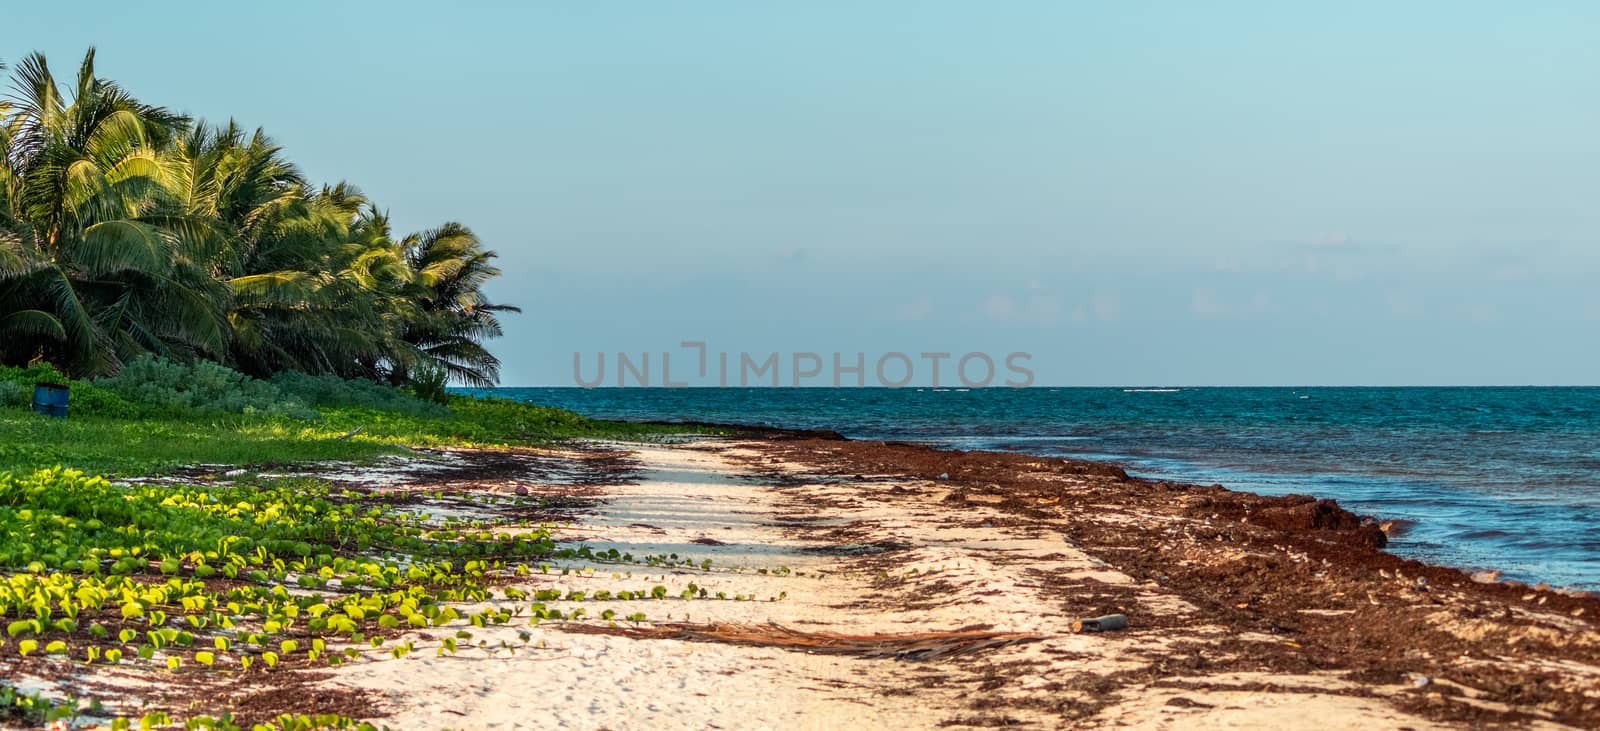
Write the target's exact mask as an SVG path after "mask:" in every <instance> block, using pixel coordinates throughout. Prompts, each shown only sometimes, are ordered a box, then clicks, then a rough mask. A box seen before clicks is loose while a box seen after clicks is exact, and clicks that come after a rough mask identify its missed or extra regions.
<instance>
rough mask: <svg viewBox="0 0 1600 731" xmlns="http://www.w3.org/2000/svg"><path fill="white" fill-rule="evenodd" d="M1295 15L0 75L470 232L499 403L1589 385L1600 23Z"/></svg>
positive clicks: (1062, 7)
mask: <svg viewBox="0 0 1600 731" xmlns="http://www.w3.org/2000/svg"><path fill="white" fill-rule="evenodd" d="M864 5H870V7H863V6H864ZM1301 5H1303V4H1287V3H1265V2H1263V3H1133V2H1128V3H1098V4H1087V3H1084V4H1069V3H1059V2H1021V1H1019V2H1011V3H967V2H917V3H874V4H862V3H847V2H825V1H818V2H807V3H790V4H787V5H786V6H781V7H780V6H778V5H777V4H771V3H737V2H722V3H718V2H684V3H559V4H558V3H525V4H524V3H517V4H511V3H506V4H504V5H499V4H481V3H466V4H464V5H462V6H459V7H458V6H451V5H447V4H441V3H410V2H396V1H392V0H391V1H389V2H381V3H377V2H373V3H364V2H339V3H326V4H323V3H311V2H303V3H302V2H278V3H270V4H260V3H253V4H248V5H245V4H241V5H239V6H237V7H235V6H233V4H223V3H189V4H183V3H170V4H162V5H160V6H153V7H140V6H138V4H135V3H126V2H116V3H95V2H80V3H73V4H71V5H60V4H57V5H50V4H39V3H34V4H30V5H27V6H24V7H21V8H10V9H7V10H6V11H5V14H4V15H5V18H4V25H3V28H0V60H4V61H7V62H10V61H14V60H16V59H17V58H19V57H20V56H22V55H23V54H24V53H27V52H29V51H33V50H39V51H43V52H45V53H46V54H47V55H48V57H49V58H50V59H51V61H52V65H53V66H55V67H56V68H57V71H58V73H65V72H66V71H68V70H70V69H72V68H74V67H75V65H76V63H77V60H78V59H79V58H80V57H81V55H82V53H83V50H84V48H85V47H87V46H89V45H91V44H92V45H95V46H97V47H98V48H99V51H100V54H99V59H100V61H99V62H100V68H101V72H102V73H103V74H104V75H108V76H112V77H114V78H117V79H118V80H120V81H122V82H124V83H125V84H127V85H128V86H129V87H131V88H132V89H133V90H134V91H135V92H136V93H137V94H139V95H140V96H141V97H143V98H145V99H146V100H148V101H151V102H154V103H159V104H164V105H168V106H172V107H174V108H177V109H180V110H182V111H185V112H188V113H190V114H193V115H196V116H200V117H205V118H208V119H213V120H221V119H225V118H227V117H229V116H233V117H235V118H237V119H238V120H240V121H241V122H242V123H244V124H246V125H249V126H261V127H264V128H266V130H267V131H268V132H269V133H270V134H272V135H273V136H274V137H275V138H276V139H277V140H278V141H279V142H280V143H282V144H283V145H285V146H286V147H287V148H288V150H289V153H290V156H291V157H292V158H293V159H294V160H296V161H297V162H299V163H300V164H301V165H302V166H303V167H304V168H305V169H306V171H307V172H308V173H309V174H310V175H311V176H312V177H313V178H315V179H319V180H335V179H347V180H350V181H352V182H354V183H356V184H357V185H359V186H360V187H361V188H362V189H363V190H365V191H366V192H367V193H368V194H370V195H371V196H373V197H374V198H375V199H377V200H378V201H379V202H380V203H381V204H382V205H383V206H385V207H387V208H388V209H389V210H390V212H391V213H392V215H393V219H394V221H395V223H396V224H397V225H398V226H399V227H401V228H402V229H417V228H423V227H427V226H431V225H435V224H437V223H439V222H442V221H445V220H452V219H453V220H460V221H463V222H465V223H467V224H468V225H470V226H472V227H473V228H474V229H475V230H477V231H478V232H479V233H480V234H481V235H482V237H483V238H484V239H485V240H486V241H487V242H488V243H489V244H490V245H491V246H492V247H494V248H496V249H498V250H499V251H500V252H501V253H502V255H503V265H504V269H505V270H506V273H507V276H506V277H505V280H504V281H502V282H499V283H497V284H496V285H494V286H493V288H492V289H491V292H492V293H493V294H494V295H495V296H497V297H498V298H499V299H501V300H505V301H509V302H513V303H515V304H518V305H521V306H522V307H523V308H524V309H525V314H523V315H521V316H513V317H512V318H510V319H509V320H508V322H507V331H508V334H507V337H506V338H505V339H503V340H501V341H498V343H497V344H496V349H497V351H498V352H500V353H502V354H503V357H504V359H505V361H506V364H505V370H504V374H503V375H504V380H505V382H506V383H507V384H509V385H566V384H569V383H571V381H572V373H571V370H572V353H573V352H574V351H580V350H581V351H583V352H586V353H593V352H595V351H605V352H610V353H615V352H616V351H627V352H630V353H638V352H640V351H646V350H648V351H655V352H660V351H662V350H668V349H676V348H677V345H678V343H679V342H680V341H683V340H701V341H705V342H707V343H708V344H709V347H710V348H711V349H712V350H713V351H719V350H721V351H729V352H734V353H737V352H740V351H750V352H755V353H765V352H768V351H779V352H783V353H791V352H795V351H815V352H821V353H830V352H835V351H842V352H846V353H853V352H857V351H865V352H867V353H869V354H873V353H882V352H886V351H904V352H908V353H917V352H923V351H950V352H956V353H961V352H968V351H987V352H991V353H997V354H1003V353H1007V352H1012V351H1027V352H1030V353H1032V354H1033V356H1034V357H1033V360H1032V366H1033V368H1034V370H1035V371H1036V373H1037V376H1038V382H1039V383H1041V384H1051V385H1094V384H1219V385H1225V384H1293V385H1314V384H1350V385H1364V384H1593V383H1597V382H1600V377H1597V375H1596V374H1597V368H1596V363H1597V362H1600V357H1597V356H1600V338H1597V337H1596V333H1597V330H1600V288H1597V287H1595V286H1593V280H1594V279H1595V275H1596V274H1597V273H1600V248H1597V246H1596V244H1597V239H1600V73H1597V70H1600V50H1597V46H1596V44H1595V43H1594V42H1593V39H1594V38H1596V37H1600V7H1597V6H1594V5H1592V4H1587V3H1571V4H1563V3H1556V2H1551V3H1539V4H1537V5H1538V7H1533V8H1529V7H1521V6H1513V5H1507V4H1504V3H1498V4H1495V3H1467V2H1452V3H1404V4H1395V3H1360V2H1355V3H1341V4H1338V5H1337V6H1330V7H1327V8H1323V9H1307V8H1305V7H1300V6H1301Z"/></svg>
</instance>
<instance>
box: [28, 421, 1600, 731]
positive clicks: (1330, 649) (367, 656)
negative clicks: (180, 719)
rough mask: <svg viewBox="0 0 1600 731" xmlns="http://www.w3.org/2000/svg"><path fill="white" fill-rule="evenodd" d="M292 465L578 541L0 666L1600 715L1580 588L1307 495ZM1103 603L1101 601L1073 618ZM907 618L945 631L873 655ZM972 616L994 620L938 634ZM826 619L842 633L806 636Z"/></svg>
mask: <svg viewBox="0 0 1600 731" xmlns="http://www.w3.org/2000/svg"><path fill="white" fill-rule="evenodd" d="M710 429H712V430H725V431H727V430H735V428H734V427H731V426H727V425H719V426H716V427H710ZM233 473H234V470H229V469H226V468H222V467H218V468H216V469H207V470H193V471H184V472H180V473H176V474H174V475H173V476H170V477H166V478H159V479H161V480H175V481H179V482H181V483H183V484H190V485H196V486H200V487H202V488H204V487H205V486H206V485H210V484H218V485H220V484H225V483H227V482H228V481H229V480H230V479H231V478H230V475H231V474H233ZM297 474H302V475H304V476H306V477H310V478H314V479H317V480H321V481H324V482H326V483H327V484H329V485H330V486H331V487H332V488H334V489H336V490H340V491H345V495H346V496H347V497H346V499H359V500H366V501H382V502H383V503H384V504H389V505H393V506H395V509H397V510H401V511H403V512H405V513H407V514H413V515H416V516H418V519H419V520H421V521H423V523H422V524H423V525H428V526H440V527H443V528H445V529H446V530H451V529H454V530H461V529H470V530H473V531H489V532H492V533H499V534H510V535H515V534H518V533H521V532H525V531H527V530H530V529H532V528H533V527H535V526H541V527H548V529H549V530H550V531H551V536H552V539H553V540H555V541H556V545H558V546H563V547H568V548H578V547H580V546H581V547H583V549H584V550H583V551H581V552H579V553H578V554H577V555H571V554H570V553H569V554H567V555H565V556H564V557H561V558H552V559H539V560H538V563H536V564H535V563H529V564H519V563H516V562H507V563H506V565H504V566H503V567H499V568H495V569H494V570H493V571H492V572H491V573H490V574H486V575H485V579H486V580H487V582H488V583H487V586H489V587H490V591H489V592H488V593H486V594H484V595H483V596H481V597H477V598H474V599H467V598H462V599H454V600H451V601H450V604H449V606H451V607H454V608H455V609H457V610H459V614H460V618H459V619H453V620H449V621H445V622H442V623H440V624H438V625H435V626H427V627H420V628H419V627H416V626H412V627H409V628H408V627H406V626H404V625H403V624H402V625H401V626H399V627H398V628H393V629H379V628H378V626H376V625H375V626H374V627H373V628H372V629H371V630H370V632H371V633H372V638H374V639H376V638H379V637H381V638H382V639H384V640H385V641H386V642H387V643H388V644H387V645H385V646H384V647H382V648H379V649H376V650H374V649H367V648H366V647H365V645H364V643H360V642H350V641H347V640H349V639H350V638H341V637H339V636H338V635H327V634H321V633H318V635H307V636H304V637H302V639H301V641H302V642H309V641H311V638H312V637H313V636H318V637H320V639H325V640H326V642H327V648H328V652H329V653H335V652H338V653H344V654H345V657H347V658H348V660H347V661H346V662H342V663H340V664H339V665H337V666H335V667H328V666H323V665H321V664H320V663H317V662H306V661H303V660H302V661H297V662H295V663H294V664H292V665H290V664H288V663H286V664H285V666H283V667H280V668H278V669H277V670H276V671H273V672H268V671H266V670H264V669H263V668H262V667H261V664H260V663H259V662H258V663H257V665H256V667H254V668H246V670H248V672H246V673H244V674H238V669H237V668H238V666H237V663H238V662H239V660H238V659H235V658H236V656H237V657H246V656H249V655H250V654H251V653H253V652H255V651H253V650H240V649H235V650H234V651H232V653H231V654H227V655H224V654H223V653H217V655H218V656H217V660H216V662H217V663H218V666H219V669H220V668H221V667H222V666H227V665H229V664H232V665H231V666H232V667H233V668H235V670H234V672H231V673H230V672H223V673H215V672H208V671H202V670H200V669H199V668H194V667H193V666H192V665H193V663H192V662H191V660H190V659H188V658H189V657H191V655H190V654H185V660H184V662H185V666H184V669H183V671H182V672H178V673H170V674H169V673H167V672H165V671H160V670H156V669H154V668H145V667H143V666H140V665H137V664H136V665H132V666H105V665H98V664H96V665H84V664H82V663H70V664H69V663H66V662H65V658H62V659H61V661H60V662H59V663H57V662H53V661H46V662H48V663H49V664H48V665H46V666H42V667H45V668H48V669H49V670H48V671H47V672H45V673H44V674H43V675H39V674H38V672H39V670H38V669H39V668H40V667H41V666H38V665H30V664H25V663H23V664H19V663H18V662H17V659H16V658H14V657H11V656H7V655H5V654H4V653H0V670H5V671H6V672H8V673H11V674H12V675H13V677H18V678H24V677H31V678H32V679H31V680H29V681H28V682H29V683H31V685H30V686H29V687H35V688H38V689H40V690H44V691H47V692H52V691H53V692H59V693H60V694H61V695H73V696H91V697H94V696H98V697H101V698H102V699H104V700H107V701H108V702H111V703H113V704H117V705H114V706H112V707H111V710H112V711H115V712H117V713H124V714H125V713H128V712H130V711H134V710H135V709H143V710H165V711H167V712H169V713H172V714H174V715H175V716H179V715H182V714H183V713H184V709H185V708H188V709H190V712H192V711H193V709H194V708H195V705H194V704H195V703H196V702H197V700H202V699H208V700H204V701H203V702H208V703H210V704H211V705H209V706H206V708H208V709H210V710H224V709H226V710H232V711H235V712H243V713H245V714H246V715H247V717H248V718H249V719H255V720H264V719H270V718H271V717H272V715H273V714H275V713H281V712H290V711H292V712H295V713H305V714H326V713H338V714H341V715H343V716H347V717H350V718H356V719H366V720H369V721H371V722H372V723H374V724H377V725H379V726H388V727H392V728H401V729H410V728H439V727H450V728H458V729H460V728H468V729H491V728H493V729H504V728H550V727H566V728H580V729H598V728H608V729H631V728H641V729H643V728H649V729H662V728H684V729H690V728H711V727H721V728H745V727H749V726H751V725H752V724H753V723H755V722H756V720H757V719H760V722H761V723H764V724H765V725H767V726H769V727H772V728H784V729H789V728H795V729H810V728H818V729H821V728H834V727H838V726H840V725H843V724H851V725H855V726H858V727H867V728H878V727H884V728H888V727H893V728H925V729H937V728H949V727H958V728H983V727H994V726H1007V727H1017V726H1020V727H1025V728H1059V727H1063V726H1070V727H1074V728H1135V729H1160V728H1169V727H1183V728H1285V727H1326V726H1327V725H1328V724H1330V723H1335V722H1337V723H1339V724H1341V725H1342V726H1343V727H1347V728H1363V729H1387V728H1396V727H1409V728H1412V729H1444V728H1467V727H1474V726H1481V725H1485V724H1488V725H1499V724H1518V725H1522V726H1525V727H1529V728H1574V727H1575V728H1588V727H1594V726H1596V725H1600V598H1596V597H1594V596H1592V595H1579V594H1577V593H1574V592H1567V593H1563V592H1558V591H1554V590H1548V589H1541V588H1534V587H1526V586H1522V585H1515V584H1508V583H1493V584H1485V583H1479V582H1476V581H1473V580H1472V577H1470V576H1467V575H1466V574H1464V573H1462V572H1460V571H1457V570H1455V569H1446V568H1442V567H1432V566H1427V565H1425V564H1420V563H1419V562H1415V561H1409V560H1407V559H1402V558H1399V557H1397V556H1393V555H1392V554H1388V553H1385V552H1383V551H1382V550H1380V549H1378V548H1377V547H1375V545H1374V544H1375V543H1376V542H1378V541H1380V540H1381V537H1382V535H1383V534H1382V532H1381V531H1380V530H1378V528H1377V527H1376V526H1375V525H1374V524H1373V523H1372V522H1371V521H1367V520H1363V519H1362V518H1360V517H1359V516H1354V515H1352V514H1350V513H1348V512H1347V511H1343V510H1342V509H1340V508H1338V507H1337V506H1336V505H1334V504H1332V503H1330V502H1319V501H1314V500H1312V499H1311V498H1305V499H1303V500H1301V499H1296V498H1267V497H1261V496H1257V495H1253V494H1249V493H1239V492H1234V491H1230V490H1227V489H1225V488H1221V487H1215V486H1213V487H1206V486H1198V485H1180V484H1175V483H1165V482H1159V481H1152V480H1143V479H1138V478H1130V477H1128V476H1127V474H1126V473H1125V472H1124V471H1123V470H1122V469H1121V468H1120V467H1117V466H1115V465H1111V464H1107V463H1099V462H1088V461H1083V460H1069V459H1058V458H1042V457H1036V456H1032V455H1023V454H1015V453H1005V452H960V451H949V450H939V449H935V448H932V447H929V446H927V445H917V444H906V443H886V442H870V441H854V440H849V439H845V438H843V437H840V436H839V435H837V434H833V433H831V432H797V431H785V430H775V429H764V428H763V429H749V428H737V433H734V434H728V435H725V436H717V437H687V436H679V437H667V438H666V440H665V441H663V442H646V443H634V442H586V441H575V442H568V443H565V444H561V445H552V446H546V447H510V448H493V449H481V448H479V449H474V448H432V449H416V450H413V452H412V453H411V455H409V456H406V457H396V458H387V459H385V460H382V461H380V462H378V463H375V464H362V465H357V464H344V465H331V464H324V465H319V466H308V467H307V468H306V469H305V470H301V471H299V472H298V473H297ZM291 476H292V475H291ZM541 529H543V528H541ZM312 601H315V600H312ZM530 602H531V604H530ZM1111 614H1121V615H1124V616H1125V617H1126V627H1125V628H1122V629H1118V630H1115V631H1108V632H1103V633H1080V632H1078V631H1076V629H1075V626H1074V625H1075V621H1076V620H1081V619H1085V618H1090V617H1098V616H1103V615H1111ZM469 616H472V617H503V618H505V620H504V623H502V621H501V620H496V621H492V622H491V621H484V622H481V623H480V622H477V621H473V622H468V621H467V618H468V617H469ZM371 619H372V618H371V617H368V620H371ZM389 626H392V625H389ZM930 632H932V633H934V635H936V636H937V637H938V638H940V639H938V640H936V641H935V642H937V643H945V644H942V645H938V646H939V647H942V648H945V649H944V650H940V651H939V652H940V653H942V652H945V651H947V650H948V651H950V652H953V653H954V654H952V655H949V656H943V655H941V654H939V653H934V654H931V655H928V656H926V657H924V658H922V659H918V658H917V656H916V655H909V656H907V655H905V654H903V653H904V652H905V650H904V647H905V646H906V643H907V642H908V641H909V640H907V639H905V638H906V637H907V633H922V635H926V634H927V633H930ZM986 632H987V633H994V634H995V636H997V637H999V638H1001V639H998V640H994V641H983V642H978V643H977V644H976V645H973V646H972V647H967V646H965V645H961V644H959V643H960V642H964V641H965V640H961V639H960V637H966V636H968V635H970V634H971V633H986ZM962 633H967V634H962ZM922 635H919V636H922ZM841 636H846V637H849V638H855V639H852V640H850V642H854V643H856V644H857V645H860V646H861V650H862V651H861V652H855V653H854V654H850V653H851V652H853V651H849V652H845V654H834V653H829V652H820V651H819V650H818V649H817V645H819V644H835V645H836V644H838V643H839V642H841V641H842V640H839V639H838V638H839V637H841ZM796 638H798V639H796ZM917 641H918V642H924V643H925V642H928V640H925V639H924V640H917ZM952 642H954V643H958V644H955V645H951V644H949V643H952ZM397 643H398V644H403V645H404V646H406V647H407V648H414V650H413V651H410V652H409V653H407V654H404V655H398V654H397V655H395V656H394V657H390V653H389V652H388V649H389V648H390V647H391V646H394V645H396V644H397ZM924 646H925V645H924ZM895 648H901V649H895ZM313 659H314V658H313ZM159 660H160V658H159V656H158V658H157V661H158V662H159ZM28 668H34V669H35V670H34V671H32V672H34V673H35V674H34V675H32V676H27V675H26V674H25V673H26V671H28ZM531 699H538V700H537V704H536V710H531V711H530V710H525V709H528V708H529V703H530V702H531ZM141 703H148V704H150V705H140V704H141Z"/></svg>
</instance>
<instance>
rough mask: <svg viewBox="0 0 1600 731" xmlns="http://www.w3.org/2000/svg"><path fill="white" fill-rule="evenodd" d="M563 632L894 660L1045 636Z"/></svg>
mask: <svg viewBox="0 0 1600 731" xmlns="http://www.w3.org/2000/svg"><path fill="white" fill-rule="evenodd" d="M562 629H564V630H566V631H568V632H577V633H580V634H593V635H614V636H618V637H628V638H631V639H654V640H684V641H688V642H721V643H726V644H730V645H748V646H753V647H776V648H778V649H782V650H793V651H796V652H810V653H815V654H823V655H857V656H860V657H878V658H894V659H897V660H939V659H943V658H947V657H955V656H957V655H965V654H969V653H973V652H978V651H981V650H988V649H993V648H996V647H1005V646H1007V645H1015V644H1020V643H1023V642H1034V641H1037V640H1042V639H1045V635H1034V634H1023V633H1020V632H986V631H981V630H970V629H958V630H954V631H949V632H912V633H907V634H886V635H847V634H838V633H835V632H802V631H800V630H796V629H790V628H788V627H784V626H782V625H778V624H724V623H720V622H718V623H713V624H690V623H687V622H664V623H660V624H655V625H651V626H622V625H596V624H583V623H576V622H570V623H567V624H565V625H562Z"/></svg>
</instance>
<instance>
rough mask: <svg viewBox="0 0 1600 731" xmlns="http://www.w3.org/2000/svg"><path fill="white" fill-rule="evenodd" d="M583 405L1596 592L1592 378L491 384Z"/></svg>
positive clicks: (1599, 506) (1597, 394)
mask: <svg viewBox="0 0 1600 731" xmlns="http://www.w3.org/2000/svg"><path fill="white" fill-rule="evenodd" d="M492 392H493V393H494V394H495V395H499V396H504V397H510V398H516V399H521V400H526V401H532V402H537V403H543V404H550V405H553V406H561V407H564V408H569V409H572V410H575V411H578V412H580V413H583V414H587V415H590V416H595V417H603V418H614V419H633V420H658V421H659V420H667V421H705V422H716V423H737V424H760V425H768V426H779V427H790V428H823V429H833V430H835V431H838V432H840V433H841V434H844V435H845V436H848V437H854V438H863V439H899V440H905V441H917V442H925V443H928V444H932V445H935V446H940V447H953V448H961V449H1000V450H1014V451H1021V452H1029V453H1036V454H1044V455H1062V456H1072V457H1084V458H1090V459H1107V460H1115V461H1117V462H1121V463H1123V464H1124V465H1126V466H1127V467H1128V468H1129V470H1130V471H1131V472H1133V473H1135V474H1140V475H1144V476H1151V477H1161V478H1167V479H1176V480H1182V481H1186V482H1200V483H1207V484H1209V483H1213V482H1218V483H1222V484H1223V485H1226V486H1228V487H1231V488H1234V489H1240V490H1250V491H1254V492H1259V493H1264V494H1274V495H1276V494H1286V493H1306V494H1311V495H1316V496H1318V497H1331V498H1335V499H1337V500H1338V501H1339V502H1340V503H1341V504H1343V505H1345V506H1346V507H1349V508H1350V509H1352V510H1355V511H1357V512H1361V513H1367V514H1371V515H1375V516H1378V517H1380V518H1384V519H1393V518H1400V519H1405V520H1409V521H1414V522H1415V525H1414V526H1413V527H1412V528H1411V529H1410V530H1409V532H1407V533H1405V534H1403V535H1401V536H1399V537H1398V538H1397V539H1396V540H1394V541H1392V542H1391V544H1390V550H1392V551H1394V552H1395V553H1398V554H1401V555H1404V556H1407V557H1411V558H1419V559H1424V560H1428V561H1432V562H1436V563H1443V564H1447V565H1452V566H1459V567H1464V568H1495V569H1500V570H1503V571H1504V572H1505V574H1506V576H1507V578H1513V579H1517V580H1520V581H1527V582H1549V583H1552V584H1556V585H1563V586H1573V587H1581V588H1586V589H1600V388H1301V389H1293V388H1183V389H1176V390H1172V389H1133V388H1129V389H1124V388H1059V389H1056V388H1029V389H1005V388H995V389H974V390H966V389H959V388H957V389H932V388H923V389H918V388H903V389H873V388H845V389H831V388H827V389H825V388H814V389H813V388H807V389H761V388H748V389H745V388H704V389H702V388H684V389H644V388H638V389H605V388H601V389H592V390H585V389H578V388H503V389H494V390H493V391H492Z"/></svg>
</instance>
